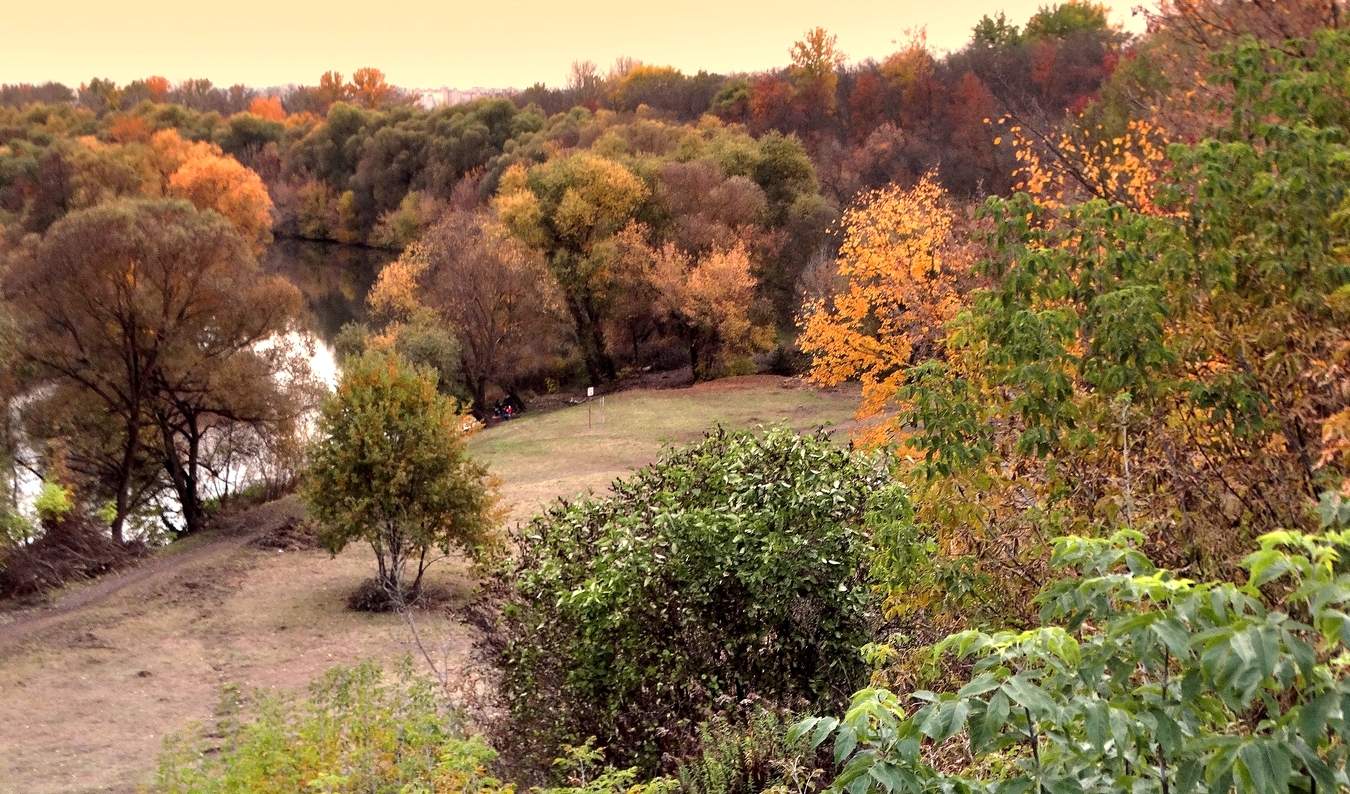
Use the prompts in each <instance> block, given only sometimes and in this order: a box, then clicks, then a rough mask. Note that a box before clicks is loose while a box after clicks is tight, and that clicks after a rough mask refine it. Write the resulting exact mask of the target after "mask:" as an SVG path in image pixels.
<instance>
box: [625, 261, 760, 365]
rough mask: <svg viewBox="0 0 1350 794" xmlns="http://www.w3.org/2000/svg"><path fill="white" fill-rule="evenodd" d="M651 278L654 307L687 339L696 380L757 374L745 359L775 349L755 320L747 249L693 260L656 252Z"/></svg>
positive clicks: (753, 279) (757, 319)
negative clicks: (732, 373)
mask: <svg viewBox="0 0 1350 794" xmlns="http://www.w3.org/2000/svg"><path fill="white" fill-rule="evenodd" d="M653 253H654V256H653V261H652V264H651V271H650V276H649V278H650V279H651V284H652V287H653V290H654V292H655V294H656V307H657V309H658V310H659V311H661V312H662V313H664V314H665V315H666V317H667V318H668V320H667V321H668V322H669V323H671V324H672V325H673V326H674V328H675V329H676V332H677V334H678V335H679V336H680V338H682V339H683V340H684V343H685V345H686V347H687V349H688V351H689V364H690V366H691V367H692V369H693V372H694V378H695V379H696V380H701V379H705V378H712V377H716V376H718V375H723V374H727V373H728V372H734V371H735V370H736V369H737V367H740V368H741V369H742V370H743V371H744V370H746V369H748V370H750V371H753V368H754V365H753V364H752V363H749V362H748V361H747V359H748V358H749V356H750V355H752V354H754V353H757V352H762V351H764V350H766V349H768V347H769V346H770V345H771V343H772V340H773V332H772V328H771V327H770V326H769V325H767V324H765V323H764V322H763V320H762V319H761V318H760V317H758V316H757V312H756V308H757V307H756V306H755V292H756V286H757V285H756V282H755V277H754V275H753V274H752V266H751V262H750V257H749V255H748V254H747V253H746V250H745V246H744V245H743V244H741V243H736V244H735V245H733V246H732V247H730V248H714V249H713V250H711V251H709V252H708V253H707V254H704V255H703V256H700V257H698V258H697V259H694V258H693V257H690V256H689V255H687V254H685V253H683V252H682V251H680V250H679V249H678V248H676V247H675V246H674V245H673V244H671V243H667V244H666V245H664V246H662V247H661V249H660V250H659V251H655V252H653Z"/></svg>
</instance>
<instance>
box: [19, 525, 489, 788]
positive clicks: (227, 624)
mask: <svg viewBox="0 0 1350 794" xmlns="http://www.w3.org/2000/svg"><path fill="white" fill-rule="evenodd" d="M301 511H302V508H301V507H300V505H299V503H298V501H297V500H295V499H288V500H283V501H281V502H277V503H274V504H272V505H267V506H264V508H260V509H259V510H258V511H250V512H249V513H246V514H243V515H241V516H240V517H239V519H238V520H237V521H236V522H234V523H233V525H232V526H225V527H221V528H220V529H219V530H216V531H215V532H213V533H211V534H210V535H203V536H202V537H201V538H200V539H193V540H191V541H188V543H190V544H192V545H186V544H185V546H186V547H184V548H180V549H173V548H172V547H171V548H170V550H169V551H167V552H161V553H160V554H158V555H155V556H153V557H151V558H149V559H147V560H145V561H144V562H143V563H142V564H141V565H139V566H137V567H136V568H134V569H131V570H127V571H125V572H123V573H121V574H117V575H114V576H111V577H109V578H107V579H104V580H101V581H97V582H94V583H91V584H90V585H88V586H86V587H83V588H81V589H79V590H73V591H71V592H69V593H68V594H66V595H64V596H62V597H61V598H59V599H57V600H56V602H55V603H54V604H52V605H51V606H49V607H46V608H41V609H35V610H30V611H28V612H24V613H20V614H17V615H14V616H13V617H14V619H13V620H12V621H11V622H10V623H7V624H5V625H4V626H2V627H0V794H56V793H57V792H62V793H63V794H64V793H65V792H119V794H120V793H122V792H127V793H129V792H134V791H138V790H142V787H143V786H144V785H145V784H146V783H148V782H150V779H151V775H152V770H153V769H154V766H155V762H156V759H157V758H158V756H159V754H160V751H161V749H162V747H163V743H164V739H165V738H166V737H168V736H171V735H174V734H177V733H180V732H182V731H184V730H186V729H188V728H190V727H191V726H192V725H194V724H206V725H209V724H211V723H212V722H213V721H214V720H215V719H216V716H217V712H216V708H217V705H218V704H219V703H220V701H221V696H222V693H223V692H224V691H225V688H226V687H238V690H239V691H240V692H243V693H246V694H249V693H254V692H258V691H261V692H265V693H278V694H280V693H289V692H295V691H298V690H302V689H303V688H304V687H305V685H306V684H308V683H309V682H310V681H312V680H313V679H314V678H316V677H317V676H319V675H320V674H321V673H322V672H323V671H325V670H327V669H329V668H331V667H333V666H334V665H337V664H350V663H352V662H354V661H356V660H359V659H375V660H377V661H380V662H383V663H385V664H392V663H395V662H396V661H397V660H398V659H401V658H403V657H404V656H405V655H406V654H409V653H412V652H415V649H414V648H413V647H412V646H411V644H410V642H409V637H408V632H407V629H406V626H405V625H404V624H403V623H402V621H400V620H399V619H398V618H397V617H396V616H392V615H371V614H367V613H356V612H351V611H350V610H348V609H347V608H346V597H347V595H348V594H349V593H351V592H352V591H353V590H354V589H355V588H356V586H357V585H358V584H359V583H360V582H361V581H362V580H363V579H364V578H366V577H368V576H369V575H370V572H371V569H372V562H371V559H370V556H369V555H370V550H369V549H367V548H361V547H356V546H353V547H352V548H351V549H349V550H348V551H346V552H344V553H343V554H340V555H338V556H337V557H332V556H331V555H329V554H328V553H326V552H323V551H319V550H312V549H311V550H291V551H284V552H283V551H278V550H276V549H266V548H259V547H257V546H256V545H255V544H253V543H251V541H252V540H253V539H254V538H257V537H259V536H260V535H263V534H266V533H267V532H268V531H269V530H270V529H271V528H272V527H275V526H276V525H277V522H278V521H286V520H294V519H295V518H297V517H298V516H301V515H302V512H301ZM428 576H429V579H431V580H432V581H434V582H435V583H437V584H440V585H441V586H442V587H444V588H446V589H447V590H449V591H451V593H452V597H453V598H455V599H456V600H461V599H462V600H467V599H468V597H469V596H470V591H471V588H472V582H473V581H474V580H473V577H472V576H471V575H470V574H469V572H468V571H467V570H465V568H464V566H463V564H462V563H453V562H452V563H447V564H443V566H439V567H438V568H437V569H433V573H432V574H428ZM418 623H419V630H420V631H422V632H423V634H424V636H427V637H430V638H432V639H433V640H434V641H435V642H437V643H438V644H439V643H444V644H445V645H446V646H447V647H448V648H449V658H450V660H451V664H452V666H454V667H455V668H456V669H460V670H466V669H469V668H470V666H471V664H472V663H471V652H472V640H473V633H472V630H471V629H470V628H469V627H467V626H465V625H463V624H462V623H460V622H459V621H458V620H456V619H454V618H452V617H450V616H449V615H448V614H446V615H440V614H434V615H433V614H428V615H427V616H425V617H424V618H421V619H419V621H418Z"/></svg>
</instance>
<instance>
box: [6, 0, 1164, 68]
mask: <svg viewBox="0 0 1350 794" xmlns="http://www.w3.org/2000/svg"><path fill="white" fill-rule="evenodd" d="M1048 2H1050V0H889V1H886V0H776V1H774V2H764V1H763V0H756V1H755V2H738V1H737V0H695V1H692V2H672V1H671V0H666V1H665V2H651V1H650V0H647V1H646V2H642V0H627V1H626V2H617V1H615V0H605V1H596V0H590V1H587V0H572V2H540V1H539V0H487V1H486V2H485V1H484V0H475V2H461V1H459V0H448V1H442V2H416V1H415V0H363V2H361V3H359V4H353V3H348V2H345V1H344V0H331V1H329V2H319V0H305V1H304V2H294V0H218V1H217V2H202V0H124V2H115V0H108V1H105V0H47V2H41V0H38V1H37V2H34V1H33V0H4V2H3V5H5V6H8V7H7V8H5V9H4V10H3V11H0V83H14V82H38V81H45V80H58V81H61V82H65V83H67V84H70V85H72V86H74V85H78V84H79V83H81V82H84V81H86V80H88V79H89V78H90V77H93V76H100V77H109V78H112V79H114V80H116V81H117V82H119V83H125V82H128V81H130V80H133V79H135V78H138V77H144V76H146V75H149V74H162V75H164V76H165V77H168V78H169V79H170V80H174V81H177V80H181V79H183V78H187V77H208V78H210V79H211V80H212V81H214V82H215V83H216V84H217V85H229V84H232V83H246V84H249V85H254V86H267V85H278V84H285V83H298V82H309V83H312V82H315V81H316V80H317V78H318V76H319V74H320V73H322V72H323V71H325V70H327V69H337V70H339V71H341V72H342V73H344V74H350V73H351V71H352V70H353V69H356V68H358V67H361V66H376V67H379V68H380V69H383V70H384V72H385V74H386V75H387V76H388V78H389V80H390V82H393V83H395V84H397V85H401V86H405V87H417V88H431V87H438V86H443V85H444V86H452V87H458V88H468V87H471V86H484V87H524V86H526V85H529V84H530V83H533V82H535V81H543V82H546V83H549V84H551V85H558V84H560V83H562V81H563V80H564V77H565V75H566V72H567V67H568V65H569V64H570V63H571V62H572V61H574V60H578V59H589V60H592V61H595V62H596V63H598V64H600V65H601V66H602V67H604V66H607V65H608V64H610V63H611V62H613V60H614V59H615V58H616V57H617V56H620V55H629V56H632V57H635V58H637V59H639V60H641V61H644V62H646V63H654V64H671V65H674V66H677V67H679V68H681V69H683V70H685V71H696V70H698V69H700V68H703V69H707V70H709V71H718V72H731V71H752V70H758V69H764V68H768V67H773V66H778V65H781V64H783V63H786V61H787V48H788V46H789V45H790V44H791V43H792V41H793V40H795V39H796V38H797V37H798V36H799V35H800V34H801V33H802V31H804V30H806V29H807V28H810V27H813V26H815V25H823V26H824V27H826V28H828V29H829V30H830V31H832V32H834V33H836V34H837V35H838V36H839V44H840V47H841V49H843V51H844V53H845V54H846V55H847V56H848V58H849V60H851V61H856V60H861V59H863V58H868V57H872V58H880V57H883V56H885V55H886V54H888V53H890V52H892V51H893V50H894V49H895V42H896V41H897V40H898V39H902V38H903V37H904V35H905V31H906V30H908V29H911V28H918V27H924V28H926V29H927V31H928V38H929V41H930V43H932V45H933V46H934V47H936V48H938V49H943V50H945V49H951V48H954V47H958V46H960V45H961V44H962V43H964V42H965V40H966V39H967V38H968V35H969V33H970V28H971V27H972V26H973V25H974V24H975V22H976V21H977V20H978V19H979V18H980V15H982V14H986V13H995V12H997V11H1000V10H1002V11H1004V12H1005V13H1006V14H1007V15H1008V18H1009V19H1010V20H1012V21H1014V22H1016V23H1018V24H1021V23H1022V22H1024V21H1025V20H1026V18H1027V17H1028V16H1030V15H1031V14H1032V13H1033V12H1034V11H1035V10H1036V9H1037V8H1038V7H1039V6H1041V5H1043V4H1046V3H1048ZM1141 2H1150V0H1107V5H1109V6H1110V7H1111V8H1112V10H1113V17H1114V21H1116V22H1117V23H1119V24H1121V25H1123V26H1124V27H1125V29H1127V30H1131V31H1138V30H1141V29H1142V27H1143V22H1142V19H1141V18H1140V17H1138V16H1137V15H1133V14H1132V13H1131V9H1132V8H1133V7H1134V6H1136V5H1138V4H1139V3H1141Z"/></svg>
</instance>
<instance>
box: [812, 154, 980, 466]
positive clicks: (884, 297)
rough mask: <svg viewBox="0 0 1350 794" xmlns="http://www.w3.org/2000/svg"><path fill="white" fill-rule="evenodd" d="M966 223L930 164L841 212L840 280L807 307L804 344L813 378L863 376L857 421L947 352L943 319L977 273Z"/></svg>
mask: <svg viewBox="0 0 1350 794" xmlns="http://www.w3.org/2000/svg"><path fill="white" fill-rule="evenodd" d="M963 222H964V216H963V215H962V214H961V213H960V212H959V211H958V209H957V208H956V207H955V206H954V204H953V203H952V200H951V198H950V197H949V196H948V195H947V193H946V192H945V191H944V190H943V188H942V187H941V185H939V184H938V181H937V175H936V174H935V173H933V172H929V173H927V174H925V175H924V176H923V178H921V179H920V180H919V181H918V183H917V184H915V185H914V186H913V187H910V188H902V187H900V186H898V185H890V186H887V187H884V188H881V189H879V190H875V191H872V192H871V193H868V194H866V195H864V196H863V197H862V198H861V199H859V201H858V202H857V204H855V205H854V206H853V207H852V208H850V209H849V210H848V211H847V212H846V213H844V217H843V219H842V226H843V234H844V239H843V243H842V245H841V246H840V248H839V259H838V262H837V276H838V279H839V281H840V282H841V284H840V285H839V287H838V289H837V291H836V293H835V294H834V295H832V296H829V297H826V298H823V299H820V300H816V301H814V302H812V303H810V304H809V305H807V306H806V307H805V311H804V314H803V319H802V335H801V338H800V340H799V344H800V346H801V348H802V350H803V351H804V352H805V353H807V354H808V355H810V356H811V371H810V377H811V379H812V380H813V381H815V382H816V383H819V384H821V385H824V386H834V385H838V384H840V383H843V382H845V381H848V380H853V379H857V380H860V381H861V382H862V386H863V400H862V404H861V405H860V406H859V409H858V417H859V419H875V418H877V417H879V416H880V415H882V414H883V413H884V412H885V411H886V409H887V407H888V405H890V404H891V402H892V400H893V399H894V398H895V396H896V393H897V391H898V390H899V389H900V387H901V386H902V385H903V384H904V381H905V371H906V369H907V368H908V367H909V366H910V365H911V364H912V363H913V362H914V361H915V360H916V359H921V358H926V357H931V356H938V355H941V354H942V348H943V326H944V324H945V323H946V322H947V321H948V320H950V319H951V318H952V317H954V316H955V315H956V313H957V311H959V310H960V308H961V307H962V306H963V305H964V295H965V293H966V291H967V290H968V288H969V286H970V285H971V283H972V280H973V278H974V277H973V275H972V269H971V263H972V261H973V252H972V249H971V247H970V244H969V243H968V242H966V241H965V240H964V239H962V236H961V235H959V234H957V229H958V227H960V226H961V225H962V223H963ZM895 430H896V427H895V426H894V423H893V422H890V421H882V422H878V423H874V424H873V425H871V427H870V429H869V430H867V431H865V432H864V433H863V434H862V436H860V438H859V441H861V442H863V443H866V444H878V443H883V442H886V441H890V440H894V438H895Z"/></svg>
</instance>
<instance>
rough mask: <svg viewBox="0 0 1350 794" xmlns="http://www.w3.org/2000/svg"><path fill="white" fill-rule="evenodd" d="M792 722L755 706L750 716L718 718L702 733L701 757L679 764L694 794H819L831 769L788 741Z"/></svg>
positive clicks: (687, 787)
mask: <svg viewBox="0 0 1350 794" xmlns="http://www.w3.org/2000/svg"><path fill="white" fill-rule="evenodd" d="M789 726H790V718H789V717H787V716H786V715H785V714H784V713H783V712H780V711H776V710H774V709H768V708H764V707H762V706H760V705H758V704H753V705H752V706H751V708H749V709H748V710H747V711H746V712H745V713H744V714H739V715H731V716H722V715H718V716H716V717H714V718H713V719H711V720H709V721H708V722H707V723H706V724H704V725H703V726H702V727H700V728H699V732H698V743H699V747H698V752H697V753H695V754H694V755H693V756H691V757H689V758H686V759H682V760H681V761H680V763H679V770H678V775H677V777H678V779H679V781H680V788H681V790H683V791H685V792H689V794H759V792H761V791H765V790H768V789H778V788H779V787H782V789H783V790H788V791H813V790H818V789H820V788H822V787H823V786H824V784H825V782H826V780H827V777H826V772H827V771H828V766H826V765H825V764H817V763H816V759H815V757H814V756H813V755H804V754H803V753H802V752H801V750H800V747H799V745H794V744H791V743H789V742H788V741H787V733H788V728H789Z"/></svg>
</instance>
